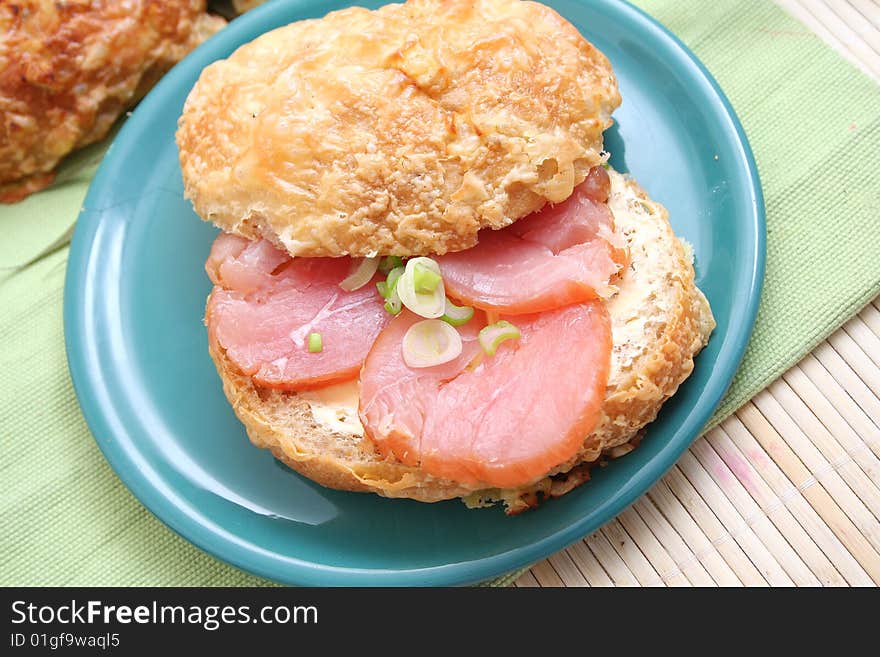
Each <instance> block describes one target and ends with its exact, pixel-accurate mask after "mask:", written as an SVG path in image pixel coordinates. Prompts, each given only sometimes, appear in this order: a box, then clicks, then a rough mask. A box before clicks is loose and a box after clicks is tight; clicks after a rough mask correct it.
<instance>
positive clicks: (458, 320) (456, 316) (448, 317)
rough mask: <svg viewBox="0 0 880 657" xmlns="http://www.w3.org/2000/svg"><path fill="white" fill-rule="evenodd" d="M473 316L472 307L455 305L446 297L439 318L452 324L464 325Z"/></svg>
mask: <svg viewBox="0 0 880 657" xmlns="http://www.w3.org/2000/svg"><path fill="white" fill-rule="evenodd" d="M473 317H474V309H473V308H471V307H470V306H456V305H455V304H454V303H452V302H451V301H450V300H449V297H446V307H445V309H444V310H443V316H442V317H441V318H440V319H442V320H443V321H444V322H446V323H447V324H450V325H452V326H464V325H465V324H467V323H468V322H469V321H471V320H472V319H473Z"/></svg>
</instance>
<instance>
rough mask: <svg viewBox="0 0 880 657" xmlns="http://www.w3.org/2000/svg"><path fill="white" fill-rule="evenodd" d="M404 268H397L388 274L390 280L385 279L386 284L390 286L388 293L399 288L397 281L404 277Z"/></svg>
mask: <svg viewBox="0 0 880 657" xmlns="http://www.w3.org/2000/svg"><path fill="white" fill-rule="evenodd" d="M404 271H405V270H404V268H403V267H395V268H394V269H392V270H391V271H390V272H388V278H386V279H385V282H386V283H387V285H388V292H389V293H390V292H393V291H394V290H395V288H396V287H397V281H399V280H400V277H401V276H403V272H404Z"/></svg>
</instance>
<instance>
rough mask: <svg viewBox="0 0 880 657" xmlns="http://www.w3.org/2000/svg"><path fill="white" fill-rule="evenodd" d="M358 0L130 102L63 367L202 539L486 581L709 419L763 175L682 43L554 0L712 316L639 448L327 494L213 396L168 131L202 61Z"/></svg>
mask: <svg viewBox="0 0 880 657" xmlns="http://www.w3.org/2000/svg"><path fill="white" fill-rule="evenodd" d="M346 4H348V3H347V2H346V1H345V0H335V1H334V0H323V1H317V2H316V1H314V0H290V1H287V2H282V1H279V2H274V3H271V4H269V5H266V6H264V7H261V8H259V9H257V10H256V11H254V12H252V13H249V14H247V15H245V16H244V17H242V18H240V19H238V20H236V21H234V22H233V23H232V24H231V25H230V26H229V27H228V28H226V29H225V30H223V31H222V32H221V33H220V34H218V35H217V36H215V37H214V38H212V39H211V40H210V41H209V42H207V43H206V44H205V45H203V46H202V47H200V48H199V49H198V50H196V51H195V52H194V53H193V54H192V55H190V56H189V57H187V58H186V59H185V60H184V61H183V62H182V63H181V64H179V65H178V66H176V67H175V68H174V69H173V70H172V71H171V72H170V73H169V74H168V75H167V76H166V77H165V78H164V79H163V80H162V81H161V82H160V83H159V85H158V86H157V87H156V88H155V89H154V90H153V91H152V92H151V93H150V94H149V95H148V96H147V97H146V99H144V101H143V102H142V103H141V104H140V105H139V106H138V108H137V110H136V111H135V112H134V114H133V116H132V117H131V118H130V119H129V120H128V121H127V122H126V124H125V126H124V127H123V128H122V131H121V132H120V133H119V135H118V137H117V138H116V141H115V142H114V143H113V146H112V147H111V148H110V150H109V151H108V153H107V156H106V157H105V158H104V161H103V164H102V165H101V168H100V170H99V171H98V174H97V175H96V177H95V180H94V182H93V183H92V186H91V189H90V190H89V194H88V196H87V198H86V201H85V205H84V208H83V211H82V214H81V216H80V218H79V222H78V224H77V228H76V233H75V235H74V238H73V244H72V246H71V250H70V261H69V265H68V270H67V283H66V289H65V307H64V322H65V336H66V339H67V354H68V359H69V364H70V371H71V375H72V377H73V382H74V385H75V387H76V392H77V395H78V396H79V401H80V404H81V406H82V410H83V413H84V414H85V417H86V420H87V421H88V423H89V426H90V427H91V430H92V433H93V434H94V436H95V439H96V440H97V441H98V444H99V445H100V447H101V449H102V450H103V452H104V454H105V455H106V457H107V460H108V461H109V462H110V464H111V465H112V466H113V468H114V469H115V470H116V472H117V473H118V475H119V477H120V478H121V479H122V481H124V482H125V483H126V485H127V486H128V487H129V488H130V489H131V490H132V492H133V493H134V494H135V495H136V496H137V497H138V499H140V500H141V502H143V503H144V505H146V506H147V508H149V509H150V510H151V511H152V512H153V513H155V514H156V515H157V516H158V517H159V518H160V519H162V520H163V521H164V522H165V523H166V524H168V525H169V526H170V527H171V528H172V529H174V530H175V531H176V532H178V533H179V534H181V535H182V536H184V537H185V538H186V539H188V540H189V541H192V542H193V543H195V544H196V545H198V546H199V547H201V548H202V549H204V550H206V551H208V552H210V553H211V554H213V555H216V556H217V557H219V558H221V559H224V560H225V561H228V562H230V563H232V564H235V565H236V566H239V567H241V568H244V569H246V570H249V571H251V572H254V573H257V574H259V575H263V576H265V577H268V578H271V579H274V580H277V581H280V582H288V583H293V584H306V585H323V584H330V585H444V584H445V585H451V584H466V583H472V582H478V581H481V580H485V579H487V578H490V577H493V576H496V575H499V574H502V573H504V572H507V571H510V570H513V569H515V568H518V567H520V566H523V565H525V564H529V563H532V562H534V561H537V560H539V559H541V558H543V557H545V556H547V555H549V554H551V553H552V552H555V551H557V550H559V549H561V548H563V547H565V546H566V545H568V544H570V543H572V542H574V541H576V540H578V539H579V538H581V537H582V536H584V535H585V534H587V533H589V532H592V531H593V530H595V529H596V528H598V527H599V526H600V525H602V524H603V523H605V522H607V521H608V520H610V519H611V518H613V517H614V516H615V515H616V514H618V513H619V512H620V511H621V510H623V509H624V508H625V507H626V506H627V505H629V504H630V503H632V502H633V501H634V500H635V499H636V498H637V497H638V496H639V495H641V494H642V493H644V492H645V491H646V490H647V489H648V488H649V487H650V486H651V484H653V483H654V482H655V481H657V479H658V478H659V477H661V476H662V475H663V473H664V472H665V471H666V470H667V469H668V468H669V467H670V466H671V465H672V464H673V462H674V461H675V460H676V459H677V458H678V456H679V455H680V454H681V453H682V452H683V451H684V450H685V449H686V448H687V447H688V445H690V443H691V441H692V440H693V439H694V438H695V437H696V436H697V435H698V433H699V431H700V428H701V427H702V426H703V425H704V424H705V422H706V420H707V419H708V418H709V416H710V414H711V413H712V410H713V409H714V408H715V406H716V405H717V404H718V402H719V400H720V399H721V396H722V395H723V394H724V391H725V389H726V388H727V386H728V384H729V383H730V380H731V378H732V377H733V374H734V371H735V370H736V368H737V365H738V363H739V361H740V358H741V357H742V354H743V350H744V349H745V346H746V342H747V340H748V338H749V333H750V331H751V328H752V324H753V321H754V317H755V311H756V309H757V305H758V297H759V295H760V289H761V280H762V277H763V270H764V216H763V202H762V197H761V187H760V184H759V182H758V176H757V173H756V170H755V165H754V162H753V160H752V156H751V153H750V151H749V147H748V144H747V143H746V138H745V136H744V134H743V131H742V128H741V127H740V125H739V122H738V121H737V119H736V117H735V115H734V113H733V110H732V109H731V107H730V105H729V104H728V102H727V100H726V99H725V98H724V95H723V94H722V92H721V91H720V89H719V88H718V86H717V85H716V84H715V82H714V81H713V80H712V78H711V77H710V76H709V74H708V73H707V72H706V70H705V69H704V68H703V67H702V66H701V65H700V63H699V62H698V61H697V60H696V59H695V58H694V56H693V55H692V54H691V53H690V52H689V51H688V50H687V49H686V48H685V47H684V46H683V45H682V44H681V43H680V42H679V41H678V40H676V38H675V37H673V36H672V35H671V34H669V33H668V32H667V31H666V30H665V29H664V28H663V27H661V26H660V25H658V24H657V23H655V22H654V21H653V20H652V19H650V18H649V17H648V16H646V15H645V14H643V13H641V12H640V11H638V10H637V9H634V8H633V7H631V6H630V5H628V4H624V3H622V2H619V1H615V0H595V1H593V2H585V1H583V0H550V1H549V2H548V4H550V5H551V6H552V7H554V8H555V9H556V10H558V11H559V12H560V13H561V14H562V15H563V16H565V17H566V18H568V19H569V20H570V21H571V22H572V23H574V25H576V26H577V27H578V28H579V29H580V30H581V32H582V33H583V34H584V35H585V36H586V37H587V38H588V39H589V40H590V41H592V42H593V43H594V44H595V45H596V46H598V47H599V48H600V49H601V50H602V51H603V52H604V53H605V54H606V55H607V56H608V57H609V58H610V59H611V62H612V64H613V66H614V70H615V71H616V73H617V76H618V79H619V82H620V90H621V94H622V95H623V98H624V102H623V106H622V107H621V108H620V110H618V112H617V113H616V114H615V119H616V120H617V124H616V125H615V126H614V127H613V128H612V129H611V130H609V131H608V133H607V138H606V148H607V149H608V150H609V151H610V152H611V153H612V163H613V164H614V166H615V167H617V168H618V169H620V170H623V171H629V172H631V173H632V174H633V175H634V176H635V177H636V178H637V179H638V180H639V182H640V183H641V184H642V185H643V186H644V187H645V188H646V189H647V190H648V191H649V193H650V194H651V195H652V196H653V197H654V198H655V199H657V200H658V201H660V202H662V203H664V204H665V205H666V206H667V207H668V208H669V212H670V215H671V218H672V223H673V225H674V226H675V229H676V231H677V232H678V234H679V235H681V236H682V237H684V238H686V239H687V240H688V241H689V242H690V243H691V244H692V245H693V246H694V251H695V253H696V268H697V282H698V284H699V286H700V287H701V288H702V289H703V291H704V292H705V293H706V294H707V295H708V297H709V300H710V302H711V304H712V308H713V310H714V312H715V318H716V319H717V321H718V328H717V329H716V331H715V333H714V335H713V337H712V340H711V342H710V343H709V346H708V347H707V348H706V349H705V350H704V351H703V353H702V354H700V356H699V358H698V359H697V364H696V369H695V370H694V373H693V375H692V376H691V378H690V379H688V381H687V383H685V384H684V385H683V386H682V387H681V389H680V390H679V391H678V394H676V395H675V397H674V398H673V399H672V400H671V401H670V402H669V403H667V404H666V406H665V407H664V408H663V412H662V413H661V416H660V418H659V419H658V420H657V421H656V422H655V423H654V424H652V425H651V427H650V430H649V431H648V435H647V438H646V439H645V440H644V441H643V442H642V444H641V446H640V447H639V449H637V450H635V451H634V452H633V453H632V454H629V455H627V456H626V458H623V459H620V460H617V461H614V462H613V463H611V464H610V465H609V466H608V467H606V468H603V469H600V470H597V471H595V477H594V478H593V480H592V481H590V482H589V483H588V484H586V485H584V486H582V487H581V488H579V489H578V490H576V491H574V492H572V493H571V494H569V495H566V496H565V497H563V498H561V499H559V500H553V501H551V502H549V503H547V504H546V505H544V506H543V507H541V508H540V509H538V510H537V511H532V512H529V513H525V514H522V515H520V516H518V517H515V518H508V517H506V516H505V515H504V514H503V513H502V511H501V509H498V508H492V509H483V510H475V511H470V510H467V509H466V508H465V507H464V505H462V504H461V503H460V502H457V501H450V502H444V503H439V504H420V503H417V502H412V501H409V500H387V499H383V498H381V497H378V496H375V495H361V494H355V493H344V492H339V491H334V490H328V489H325V488H322V487H321V486H318V485H316V484H314V483H312V482H311V481H308V480H306V479H303V478H302V477H300V476H298V475H297V474H295V473H293V472H292V471H290V470H288V469H287V468H285V467H284V466H282V465H279V464H278V463H277V462H276V461H275V460H274V459H273V458H272V456H271V455H270V454H269V453H268V452H266V451H263V450H259V449H257V448H255V447H253V446H251V444H250V442H249V441H248V440H247V437H246V436H245V432H244V429H243V428H242V425H241V424H239V422H238V420H237V419H236V418H235V416H234V415H233V413H232V409H231V408H230V406H229V403H228V402H227V401H226V399H225V397H224V396H223V392H222V390H221V387H220V380H219V378H218V376H217V373H216V372H215V370H214V366H213V364H212V362H211V360H210V358H209V357H208V350H207V339H206V335H205V329H204V326H203V324H202V316H203V311H204V306H205V297H206V296H207V294H208V292H209V290H210V283H209V281H208V278H207V276H206V275H205V273H204V270H203V265H204V262H205V258H206V257H207V255H208V250H209V247H210V245H211V242H212V240H213V238H214V235H215V234H216V230H215V229H214V228H212V227H211V226H210V225H209V224H206V223H204V222H202V221H200V220H199V219H198V217H197V216H196V215H195V214H194V213H193V211H192V209H191V207H190V204H189V203H188V202H187V201H185V200H184V199H183V194H182V189H183V186H182V182H181V176H180V168H179V166H178V161H177V148H176V147H175V143H174V131H175V129H176V125H177V117H178V116H179V115H180V113H181V109H182V107H183V102H184V100H185V99H186V96H187V93H188V92H189V90H190V88H191V87H192V86H193V84H194V83H195V81H196V79H197V78H198V76H199V72H200V71H201V70H202V68H204V67H205V66H206V65H207V64H209V63H210V62H212V61H214V60H216V59H220V58H222V57H226V56H228V55H229V54H230V53H231V52H232V51H233V50H234V49H235V48H236V47H238V46H239V45H241V44H243V43H245V42H247V41H250V40H251V39H253V38H254V37H256V36H257V35H259V34H261V33H263V32H265V31H267V30H270V29H272V28H275V27H278V26H280V25H284V24H286V23H289V22H291V21H295V20H299V19H303V18H311V17H317V16H322V15H323V14H325V13H326V12H328V11H331V10H334V9H340V8H342V7H344V6H346ZM364 4H366V5H369V6H371V7H372V6H378V5H379V4H381V3H380V2H376V1H375V0H371V1H369V2H366V3H364Z"/></svg>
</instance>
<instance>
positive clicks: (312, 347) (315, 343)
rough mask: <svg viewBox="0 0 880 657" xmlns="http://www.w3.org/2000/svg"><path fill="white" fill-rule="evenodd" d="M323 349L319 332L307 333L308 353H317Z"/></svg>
mask: <svg viewBox="0 0 880 657" xmlns="http://www.w3.org/2000/svg"><path fill="white" fill-rule="evenodd" d="M323 350H324V341H323V340H322V339H321V334H320V333H309V353H312V354H317V353H320V352H321V351H323Z"/></svg>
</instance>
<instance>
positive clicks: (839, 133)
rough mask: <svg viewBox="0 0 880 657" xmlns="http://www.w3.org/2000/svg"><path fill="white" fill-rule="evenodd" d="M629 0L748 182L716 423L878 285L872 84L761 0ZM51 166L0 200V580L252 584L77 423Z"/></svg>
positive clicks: (73, 202)
mask: <svg viewBox="0 0 880 657" xmlns="http://www.w3.org/2000/svg"><path fill="white" fill-rule="evenodd" d="M639 4H640V5H641V6H643V7H644V8H645V9H646V10H647V11H648V12H649V13H651V14H652V15H654V16H655V17H656V18H657V19H659V20H660V21H661V22H662V23H664V24H665V25H666V26H667V27H669V28H670V29H671V30H672V31H673V32H675V33H676V34H677V35H678V36H679V37H680V38H681V39H682V40H684V42H685V43H687V44H688V45H689V46H690V47H691V48H692V49H693V50H694V51H695V52H696V53H697V55H698V56H699V57H700V58H701V59H702V61H703V62H704V63H705V64H706V65H707V66H708V68H709V69H710V70H711V71H712V72H713V74H714V75H715V77H716V78H717V79H718V81H719V82H720V84H721V86H722V87H723V88H724V89H725V91H726V93H727V94H728V96H729V97H730V100H731V102H732V103H733V105H734V107H735V108H736V111H737V112H738V114H739V116H740V118H741V119H742V122H743V124H744V126H745V129H746V132H747V133H748V135H749V139H750V140H751V144H752V147H753V149H754V152H755V156H756V158H757V161H758V168H759V169H760V174H761V179H762V181H763V184H764V192H765V196H766V201H767V221H768V240H767V242H768V249H767V277H766V283H765V286H764V296H763V299H762V303H761V308H760V311H759V314H758V322H757V325H756V327H755V332H754V336H753V338H752V342H751V344H750V346H749V349H748V351H747V353H746V356H745V360H744V361H743V365H742V367H741V369H740V372H739V374H738V375H737V377H736V380H735V381H734V383H733V386H732V387H731V389H730V392H729V393H728V395H727V397H726V398H725V399H724V401H723V402H722V404H721V406H720V408H719V409H718V411H717V413H716V414H715V416H714V417H713V419H712V423H717V422H719V421H720V420H721V419H722V418H724V417H725V416H727V415H729V414H730V413H731V412H732V411H733V410H734V409H736V408H737V407H738V406H740V405H741V404H742V403H744V402H745V401H746V400H748V399H749V398H750V397H751V396H752V395H754V394H755V393H757V392H758V391H759V390H761V389H762V388H763V387H764V386H766V385H767V384H768V383H770V382H771V381H772V380H773V379H775V378H776V377H778V376H779V375H780V374H781V373H782V372H783V371H785V370H786V369H787V368H788V367H790V366H791V365H792V364H794V363H795V362H797V361H798V360H799V359H800V358H801V356H803V355H804V354H805V353H807V352H808V351H809V350H810V349H811V348H812V347H813V346H814V345H815V344H816V343H817V342H819V341H820V340H822V339H823V338H824V337H825V336H827V335H828V334H829V333H830V332H832V331H833V330H834V329H835V328H836V327H838V326H839V325H840V324H842V323H843V322H844V321H845V320H846V319H847V318H848V317H849V316H850V315H852V314H853V313H855V312H856V311H857V310H858V309H859V308H860V307H861V306H862V305H863V304H865V303H866V302H867V301H869V300H870V299H871V298H872V297H874V296H875V295H877V294H878V293H880V248H878V244H880V166H878V165H880V162H878V154H880V87H878V86H877V85H876V84H874V83H873V82H872V81H870V80H869V79H867V78H866V77H865V76H863V75H862V74H861V73H859V72H858V71H857V70H856V69H855V68H853V67H852V66H850V65H849V64H848V63H846V62H844V61H843V60H842V59H841V58H840V57H839V56H838V55H837V54H835V53H834V52H833V51H832V50H830V49H829V48H828V47H826V46H825V45H824V44H823V43H822V42H821V41H820V39H819V38H818V37H817V36H816V35H815V34H813V33H812V32H810V30H808V29H807V28H806V27H804V26H803V25H801V24H800V23H798V22H796V21H795V20H794V19H792V18H790V17H789V16H788V15H787V14H785V13H784V12H783V11H782V10H780V9H778V8H777V7H776V6H775V5H773V4H771V3H770V2H769V1H766V0H752V1H749V2H718V3H706V2H701V1H700V0H642V1H641V2H639ZM67 166H68V170H67V171H66V172H65V174H64V176H62V177H61V178H62V180H61V182H60V183H59V184H58V185H56V186H55V187H54V188H53V189H51V190H49V191H46V192H43V193H41V194H40V195H38V196H35V197H33V198H32V199H30V200H28V201H26V202H25V203H23V204H20V205H18V206H12V207H8V206H7V207H2V208H0V235H2V238H0V267H4V266H5V267H9V266H11V265H20V264H21V263H26V262H28V261H30V260H31V259H32V258H33V257H34V256H35V255H38V254H41V253H44V252H48V255H44V256H43V257H42V258H40V259H39V260H38V261H37V262H34V263H32V264H30V265H28V266H26V267H24V268H19V269H16V270H5V271H4V270H0V441H2V458H0V468H2V472H3V495H2V502H0V514H2V526H0V584H3V585H23V584H29V585H51V584H69V585H239V584H249V585H254V584H266V583H267V582H266V581H265V580H262V579H260V578H257V577H254V576H251V575H248V574H246V573H243V572H241V571H239V570H237V569H235V568H233V567H231V566H227V565H225V564H223V563H221V562H219V561H217V560H215V559H213V558H212V557H210V556H207V555H206V554H204V553H203V552H201V551H199V550H198V549H196V548H195V547H193V546H191V545H190V544H189V543H187V542H186V541H185V540H183V539H181V538H179V537H178V536H177V535H175V534H174V533H173V532H171V531H170V530H168V529H167V528H166V527H165V526H163V525H162V524H161V523H160V522H159V521H158V520H156V519H155V518H154V517H153V516H152V515H151V514H150V513H149V512H148V511H147V510H146V509H145V508H144V507H142V506H141V505H140V504H139V503H138V502H137V501H136V500H135V499H134V497H133V496H132V495H131V494H130V493H129V492H128V491H127V489H126V488H125V487H124V486H123V485H122V484H121V483H120V481H119V480H118V479H117V477H116V476H115V474H114V473H113V472H112V470H111V469H110V468H109V466H108V465H107V463H106V462H105V460H104V458H103V457H102V455H101V453H100V452H99V450H98V448H97V446H96V445H95V443H94V441H93V440H92V438H91V436H90V435H89V431H88V428H87V427H86V425H85V423H84V421H83V418H82V416H81V414H80V411H79V406H78V404H77V401H76V397H75V396H74V393H73V389H72V388H71V384H70V378H69V376H68V373H67V364H66V362H65V357H64V342H63V335H62V321H61V309H62V285H63V282H64V268H65V264H66V257H67V251H66V249H64V248H62V249H58V248H57V244H56V242H57V240H58V238H61V237H63V235H64V233H65V231H66V229H67V228H68V227H69V226H70V225H71V224H72V222H73V221H74V220H75V218H76V215H77V213H78V212H79V207H80V203H81V201H82V198H83V196H84V194H85V190H86V187H87V184H88V179H89V178H90V176H91V174H92V173H93V169H94V162H93V158H92V160H90V159H89V158H88V157H86V158H82V159H81V161H79V162H70V163H68V165H67ZM517 574H518V573H513V574H511V575H508V576H507V577H502V578H499V579H497V580H495V581H494V582H492V584H497V585H504V584H508V583H510V581H512V579H513V578H514V577H515V576H516V575H517Z"/></svg>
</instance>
